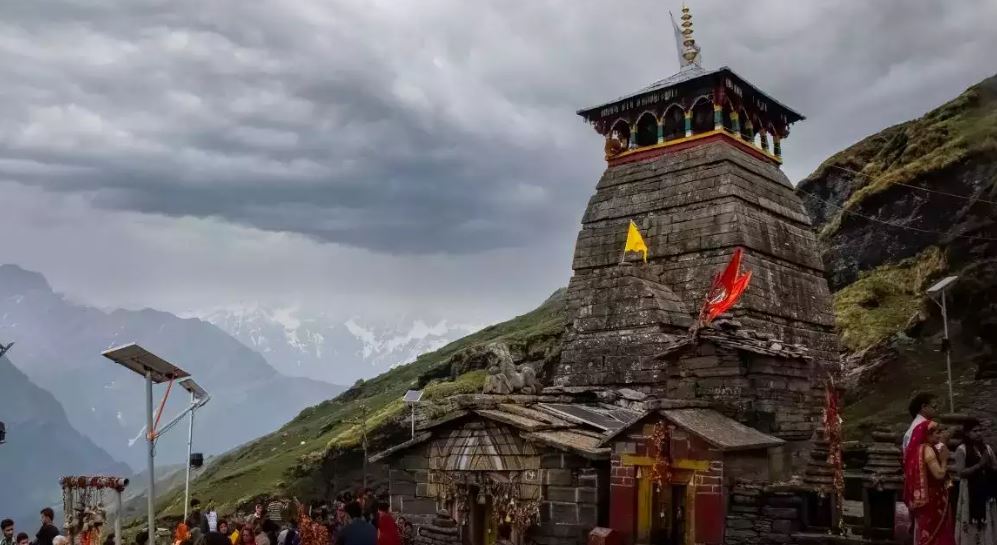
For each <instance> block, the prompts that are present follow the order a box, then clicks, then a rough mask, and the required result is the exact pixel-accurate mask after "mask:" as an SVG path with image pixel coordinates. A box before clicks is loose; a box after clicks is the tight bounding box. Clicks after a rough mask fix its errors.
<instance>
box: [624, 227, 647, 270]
mask: <svg viewBox="0 0 997 545" xmlns="http://www.w3.org/2000/svg"><path fill="white" fill-rule="evenodd" d="M627 252H640V253H642V254H644V263H647V244H644V237H642V236H640V231H639V230H637V224H636V223H634V221H633V220H630V229H628V230H627V245H626V247H624V248H623V253H624V255H626V253H627Z"/></svg>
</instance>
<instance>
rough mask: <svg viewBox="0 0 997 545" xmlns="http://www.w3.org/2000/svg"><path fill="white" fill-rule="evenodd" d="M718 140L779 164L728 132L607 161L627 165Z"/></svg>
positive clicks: (610, 163)
mask: <svg viewBox="0 0 997 545" xmlns="http://www.w3.org/2000/svg"><path fill="white" fill-rule="evenodd" d="M718 140H723V141H725V142H728V143H732V144H734V145H735V146H737V148H738V149H740V150H741V151H745V152H747V153H750V154H751V155H754V156H755V157H757V158H759V159H762V160H764V161H768V162H770V163H774V164H778V162H776V161H775V160H774V159H772V158H771V157H769V156H768V155H766V154H765V153H764V152H762V150H760V149H757V148H756V147H755V146H754V145H752V144H750V143H748V142H745V141H744V140H741V138H740V137H737V136H734V135H732V134H728V133H726V132H719V133H716V134H711V135H709V136H705V137H703V138H697V139H695V140H689V141H687V142H677V143H675V144H673V145H671V146H662V147H649V148H648V149H646V150H639V149H638V150H636V151H634V152H633V153H629V154H627V155H625V156H623V157H615V158H610V159H608V160H607V161H606V162H607V164H608V165H609V166H611V167H615V166H618V165H625V164H627V163H635V162H637V161H647V160H649V159H654V158H656V157H660V156H662V155H665V154H668V153H675V152H677V151H682V150H685V149H689V148H694V147H696V146H699V145H701V144H705V143H707V142H716V141H718Z"/></svg>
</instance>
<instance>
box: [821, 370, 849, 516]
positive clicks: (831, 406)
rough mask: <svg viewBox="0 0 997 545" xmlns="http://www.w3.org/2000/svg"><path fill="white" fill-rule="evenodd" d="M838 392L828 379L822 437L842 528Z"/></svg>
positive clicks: (842, 498)
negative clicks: (825, 442) (825, 444)
mask: <svg viewBox="0 0 997 545" xmlns="http://www.w3.org/2000/svg"><path fill="white" fill-rule="evenodd" d="M838 401H839V400H838V390H837V389H836V388H835V387H834V379H833V378H831V377H828V379H827V385H826V387H825V405H824V435H825V437H826V438H827V463H828V464H829V465H830V466H831V471H832V474H833V486H834V496H835V501H836V503H837V505H836V507H835V509H836V511H837V512H838V525H839V527H840V528H841V529H843V528H844V517H842V516H841V510H842V508H843V507H844V499H845V468H844V463H843V462H842V459H841V413H840V411H839V408H838V407H839V403H838Z"/></svg>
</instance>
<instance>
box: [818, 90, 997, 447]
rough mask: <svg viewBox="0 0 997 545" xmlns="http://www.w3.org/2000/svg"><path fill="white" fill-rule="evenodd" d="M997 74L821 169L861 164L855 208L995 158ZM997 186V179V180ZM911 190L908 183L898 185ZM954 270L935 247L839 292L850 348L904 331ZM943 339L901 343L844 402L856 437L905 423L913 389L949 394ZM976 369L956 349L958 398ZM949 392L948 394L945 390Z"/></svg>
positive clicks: (834, 222)
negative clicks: (894, 356) (878, 374)
mask: <svg viewBox="0 0 997 545" xmlns="http://www.w3.org/2000/svg"><path fill="white" fill-rule="evenodd" d="M995 89H997V76H994V77H991V78H989V79H988V80H985V81H984V82H981V83H980V84H977V85H974V86H972V87H970V88H969V89H968V90H966V92H964V93H963V94H961V95H960V96H959V97H957V98H955V99H954V100H952V101H950V102H948V103H946V104H944V105H942V106H941V107H939V108H937V109H935V110H933V111H931V112H929V113H928V114H926V115H925V116H923V117H921V118H919V119H915V120H912V121H909V122H907V123H903V124H900V125H896V126H893V127H889V128H887V129H884V130H883V131H882V132H880V133H878V134H876V135H872V136H870V137H868V138H866V139H864V140H862V141H860V142H858V143H857V144H855V145H854V146H852V147H850V148H848V149H846V150H844V151H842V152H839V153H837V154H835V155H834V156H832V157H831V158H829V159H828V160H827V161H825V162H824V163H823V164H822V165H821V167H819V168H818V169H817V171H815V173H814V175H812V176H814V177H822V176H823V174H822V172H824V171H825V169H827V168H830V165H837V166H843V167H845V168H849V169H853V170H857V171H860V172H861V173H862V174H864V175H865V177H855V181H856V183H860V184H863V185H862V186H861V187H859V188H858V189H857V190H856V191H855V192H854V193H852V194H851V196H850V197H849V198H848V199H847V201H846V202H845V207H846V208H849V207H855V206H856V205H858V204H860V203H861V202H862V201H863V200H864V199H866V198H868V197H869V196H871V195H874V194H876V193H879V192H882V191H886V190H888V189H890V188H892V187H894V186H895V185H896V184H898V183H902V184H917V183H918V179H919V178H921V177H930V176H932V175H933V174H935V173H938V172H944V171H946V170H945V169H948V168H950V167H953V166H956V165H959V164H970V163H971V162H974V161H994V160H995V159H994V158H995V157H997V91H995ZM995 185H997V181H995ZM898 190H899V191H906V190H907V189H906V188H903V189H898ZM839 220H840V213H839V215H838V216H837V217H833V218H831V219H830V220H829V221H828V222H826V223H825V224H824V225H823V226H822V227H821V231H820V235H821V239H822V240H828V239H830V238H831V237H833V236H834V235H835V233H836V232H837V230H838V228H839V226H840V224H839ZM948 270H949V264H948V263H947V259H946V252H945V250H944V249H940V248H938V247H930V248H928V249H927V250H925V251H924V252H922V253H921V254H919V255H918V256H916V257H914V258H911V259H907V260H904V261H901V262H899V263H891V264H886V265H883V266H880V267H877V268H876V269H874V270H871V271H865V272H863V273H862V274H861V276H860V278H859V279H858V280H857V281H855V282H853V283H852V284H850V285H848V286H846V287H844V288H842V289H840V290H838V292H836V293H835V295H834V312H835V316H836V320H837V325H838V329H839V332H840V333H841V336H842V343H843V345H844V346H845V347H846V348H847V349H848V350H849V351H852V352H856V351H859V350H861V349H864V348H867V347H869V346H871V345H873V344H875V343H876V342H879V341H882V340H884V339H889V338H891V337H893V336H895V335H896V334H897V333H899V332H901V331H902V330H903V329H904V327H905V326H906V325H907V324H908V321H909V319H910V318H911V316H912V315H913V314H914V313H915V312H917V311H918V310H920V309H922V308H925V305H927V304H928V302H927V301H926V299H924V296H923V293H924V288H925V287H927V284H928V283H930V281H932V280H935V279H937V278H938V277H939V276H941V275H942V274H944V273H945V272H946V271H948ZM937 348H938V347H937V346H931V345H929V344H927V343H914V344H913V345H907V346H901V347H900V354H901V361H900V362H899V364H898V365H894V366H891V367H890V369H889V373H890V374H889V380H882V381H880V382H878V383H876V384H874V385H871V386H870V387H869V390H868V392H866V393H865V395H864V396H862V397H861V398H860V399H858V400H857V401H855V402H853V403H851V404H850V405H848V406H847V407H846V409H845V415H844V416H845V426H846V433H848V435H850V436H852V437H856V436H858V435H861V433H862V432H863V431H868V430H871V429H872V427H874V426H876V425H886V426H892V427H895V428H898V429H899V428H902V427H903V422H904V421H906V420H907V416H906V404H907V400H908V398H909V396H910V394H911V392H912V391H913V390H931V391H934V392H935V393H937V394H939V395H943V396H947V389H946V379H945V364H944V356H942V354H941V353H939V352H938V351H937ZM974 371H975V368H974V367H973V366H972V365H971V364H970V363H969V362H968V361H967V360H966V359H965V358H964V357H959V354H958V353H956V354H955V357H954V360H953V375H954V377H955V379H954V385H955V387H954V389H955V398H956V405H957V407H958V406H959V399H960V398H964V399H968V398H969V397H970V394H971V393H972V392H971V390H972V389H973V388H976V387H978V386H976V385H974V383H973V373H974ZM943 399H944V397H943Z"/></svg>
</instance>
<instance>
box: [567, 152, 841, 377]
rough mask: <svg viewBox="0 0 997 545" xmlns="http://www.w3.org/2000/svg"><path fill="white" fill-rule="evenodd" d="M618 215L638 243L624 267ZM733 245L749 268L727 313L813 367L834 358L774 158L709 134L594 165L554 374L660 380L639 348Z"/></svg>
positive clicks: (664, 335)
mask: <svg viewBox="0 0 997 545" xmlns="http://www.w3.org/2000/svg"><path fill="white" fill-rule="evenodd" d="M630 220H634V221H635V222H636V223H637V225H638V227H640V229H641V231H642V233H643V234H644V236H645V240H646V242H647V244H648V247H649V250H650V251H649V263H648V264H644V263H640V262H637V263H634V264H633V265H631V270H629V271H626V267H621V266H620V265H619V263H620V258H621V255H622V250H623V246H624V241H625V239H626V226H627V224H628V223H629V221H630ZM737 246H740V247H743V248H744V249H745V259H744V267H745V268H748V269H751V270H752V272H753V276H752V282H751V285H750V287H749V288H748V290H747V292H745V295H744V296H743V298H742V299H741V301H740V302H739V303H738V305H737V306H736V307H735V309H734V314H735V315H736V316H737V318H738V319H739V320H740V321H741V322H742V323H743V324H744V325H745V327H749V328H751V329H755V330H758V331H762V332H764V333H768V334H771V335H773V336H774V337H776V338H779V339H781V340H783V341H785V342H787V343H792V344H800V345H803V346H806V347H807V348H809V349H810V351H811V355H812V356H813V357H814V361H815V362H816V366H817V368H818V369H820V368H823V367H824V366H826V365H827V364H829V363H830V362H831V361H834V360H836V358H837V346H838V345H837V339H836V337H835V335H834V332H833V326H834V317H833V314H832V311H831V294H830V291H829V289H828V286H827V282H826V280H825V279H824V269H823V264H822V263H821V259H820V253H819V249H818V246H817V240H816V237H815V235H814V233H813V231H812V228H811V225H810V221H809V219H808V218H807V215H806V212H805V209H804V207H803V204H802V202H801V201H800V199H799V198H798V197H797V195H796V194H795V193H794V192H793V188H792V185H791V184H790V182H789V180H788V179H787V178H786V176H785V174H783V173H782V171H781V170H779V168H778V167H776V166H775V165H773V164H771V163H769V162H766V161H762V160H760V159H758V158H756V157H753V156H751V155H750V154H747V153H745V152H743V151H741V150H740V149H738V148H736V147H733V146H731V145H730V144H728V143H725V142H723V141H718V142H711V143H706V144H703V145H701V146H698V147H695V148H691V149H687V150H682V151H678V152H675V153H669V154H664V155H661V156H658V157H655V158H652V159H649V160H646V161H640V162H634V163H628V164H624V165H619V166H611V167H609V168H607V169H606V171H605V173H604V174H603V176H602V179H601V180H600V181H599V183H598V185H597V186H596V193H595V195H593V196H592V198H591V199H590V200H589V204H588V208H587V209H586V212H585V215H584V216H583V219H582V228H581V231H580V232H579V234H578V239H577V243H576V246H575V257H574V263H573V266H572V267H573V269H574V275H573V277H572V279H571V282H570V283H569V286H568V312H569V317H570V318H571V324H570V326H569V329H568V332H567V335H566V337H565V349H564V352H563V353H562V358H561V365H560V366H558V367H557V369H556V370H555V372H554V373H553V376H554V377H555V381H556V382H557V383H558V384H563V385H582V384H589V385H601V384H607V385H618V384H621V383H624V384H632V383H639V382H650V383H659V382H663V381H664V380H663V379H664V377H663V376H662V375H661V373H660V372H658V371H657V370H656V369H655V368H654V366H653V365H651V364H648V363H647V362H646V358H647V355H648V354H650V353H652V352H654V350H655V349H656V348H658V347H659V346H660V345H661V344H663V343H666V342H668V340H669V334H672V333H678V332H681V331H684V330H685V329H687V328H688V326H689V324H690V322H691V319H692V318H693V316H694V315H695V313H696V312H697V310H698V307H699V305H700V304H701V301H702V299H703V296H704V295H705V293H706V291H707V289H708V288H709V284H710V282H711V281H712V277H713V275H714V274H716V273H717V272H719V271H720V270H721V269H722V268H723V267H724V266H725V265H726V263H727V261H728V260H729V258H730V254H731V253H732V252H733V250H734V248H735V247H737ZM634 259H636V258H634ZM621 269H622V270H621Z"/></svg>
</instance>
